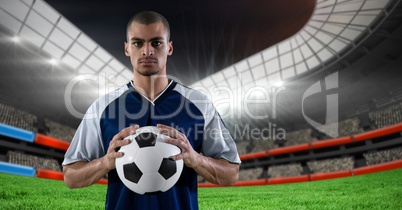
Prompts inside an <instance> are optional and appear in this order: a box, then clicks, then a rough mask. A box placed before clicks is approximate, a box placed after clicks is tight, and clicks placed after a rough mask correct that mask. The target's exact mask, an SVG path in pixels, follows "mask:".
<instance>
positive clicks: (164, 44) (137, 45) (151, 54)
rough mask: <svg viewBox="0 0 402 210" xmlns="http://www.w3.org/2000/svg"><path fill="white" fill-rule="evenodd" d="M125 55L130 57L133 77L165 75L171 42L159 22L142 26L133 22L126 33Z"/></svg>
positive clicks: (171, 49)
mask: <svg viewBox="0 0 402 210" xmlns="http://www.w3.org/2000/svg"><path fill="white" fill-rule="evenodd" d="M127 38H128V40H127V42H126V43H124V47H125V54H126V56H129V57H130V60H131V64H132V65H133V69H134V75H136V74H137V73H138V74H140V75H142V76H152V75H163V74H166V61H167V56H168V55H171V54H172V52H173V46H172V42H169V40H167V32H166V30H165V27H164V26H163V24H162V23H161V22H158V23H152V24H149V25H144V24H140V23H136V22H133V23H132V24H131V26H130V28H129V29H128V31H127Z"/></svg>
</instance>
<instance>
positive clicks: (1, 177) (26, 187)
mask: <svg viewBox="0 0 402 210" xmlns="http://www.w3.org/2000/svg"><path fill="white" fill-rule="evenodd" d="M105 194H106V186H105V185H93V186H91V187H87V188H82V189H74V190H70V189H68V188H67V187H66V186H65V184H64V182H62V181H55V180H47V179H39V178H31V177H23V176H16V175H9V174H2V173H0V209H104V203H105ZM401 201H402V169H398V170H392V171H387V172H381V173H375V174H368V175H362V176H356V177H348V178H341V179H333V180H324V181H316V182H305V183H295V184H283V185H271V186H257V187H228V188H200V189H199V206H200V209H402V202H401Z"/></svg>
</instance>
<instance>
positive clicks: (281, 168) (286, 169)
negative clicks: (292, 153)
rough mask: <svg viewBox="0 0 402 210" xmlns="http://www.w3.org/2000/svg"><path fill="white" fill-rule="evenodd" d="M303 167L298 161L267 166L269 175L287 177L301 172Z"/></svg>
mask: <svg viewBox="0 0 402 210" xmlns="http://www.w3.org/2000/svg"><path fill="white" fill-rule="evenodd" d="M302 171H303V168H302V166H301V164H300V163H295V164H287V165H278V166H271V167H269V168H268V176H269V177H287V176H297V175H300V174H302Z"/></svg>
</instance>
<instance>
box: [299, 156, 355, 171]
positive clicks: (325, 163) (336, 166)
mask: <svg viewBox="0 0 402 210" xmlns="http://www.w3.org/2000/svg"><path fill="white" fill-rule="evenodd" d="M307 165H308V167H309V169H310V171H311V172H313V173H321V172H332V171H342V170H348V169H353V165H354V161H353V158H351V157H343V158H332V159H326V160H317V161H310V162H307Z"/></svg>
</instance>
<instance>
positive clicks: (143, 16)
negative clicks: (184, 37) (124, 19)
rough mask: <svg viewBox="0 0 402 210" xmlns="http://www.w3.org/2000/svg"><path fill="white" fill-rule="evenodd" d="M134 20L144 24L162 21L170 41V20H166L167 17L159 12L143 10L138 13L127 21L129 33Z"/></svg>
mask: <svg viewBox="0 0 402 210" xmlns="http://www.w3.org/2000/svg"><path fill="white" fill-rule="evenodd" d="M133 22H136V23H140V24H144V25H149V24H152V23H158V22H161V23H162V24H163V26H165V29H166V32H167V39H168V41H170V25H169V22H168V21H167V20H166V18H165V17H163V16H162V15H161V14H159V13H157V12H153V11H143V12H140V13H137V14H136V15H134V16H133V17H132V18H131V19H130V21H128V23H127V31H126V33H127V34H128V30H129V28H130V26H131V24H132V23H133ZM127 38H128V37H127Z"/></svg>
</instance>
